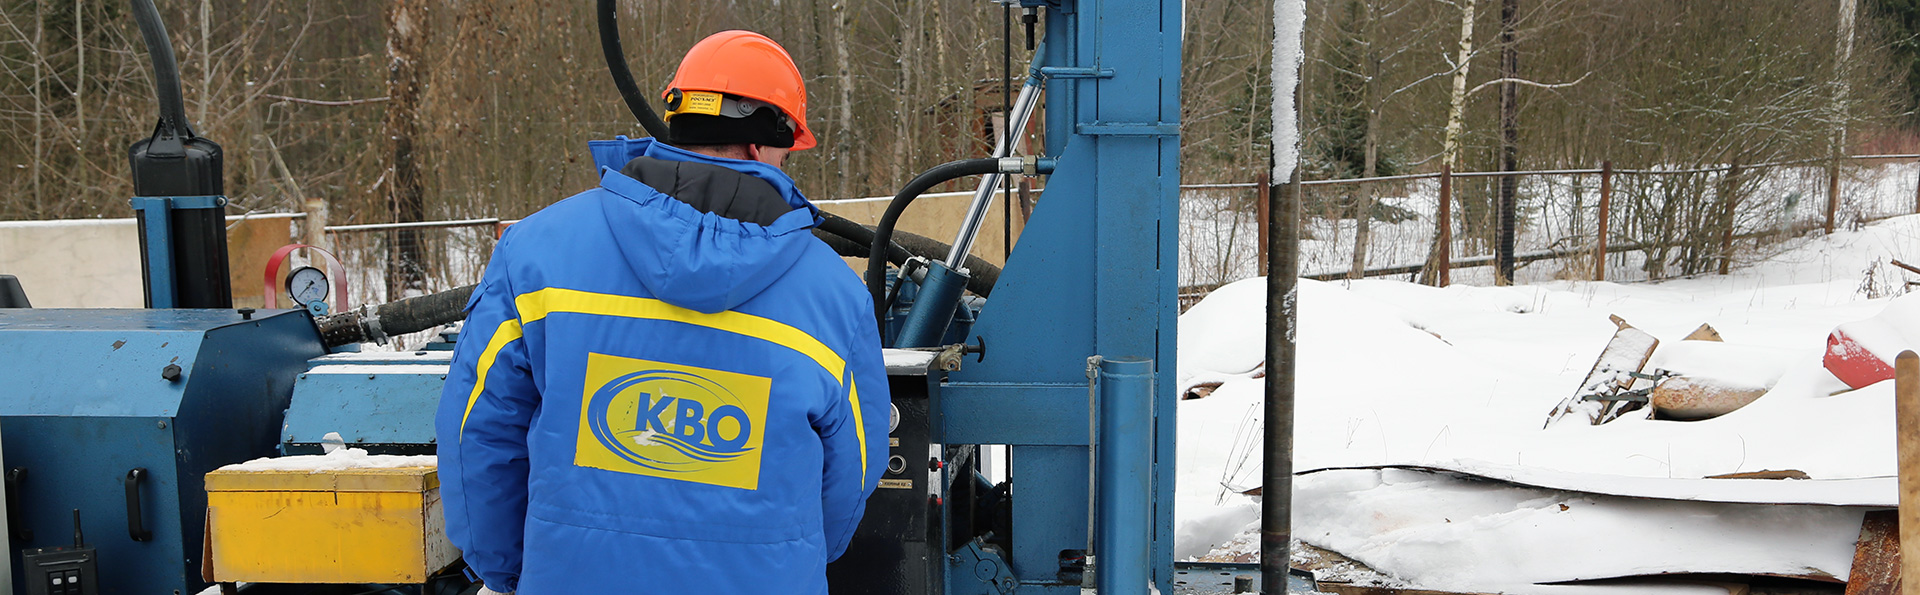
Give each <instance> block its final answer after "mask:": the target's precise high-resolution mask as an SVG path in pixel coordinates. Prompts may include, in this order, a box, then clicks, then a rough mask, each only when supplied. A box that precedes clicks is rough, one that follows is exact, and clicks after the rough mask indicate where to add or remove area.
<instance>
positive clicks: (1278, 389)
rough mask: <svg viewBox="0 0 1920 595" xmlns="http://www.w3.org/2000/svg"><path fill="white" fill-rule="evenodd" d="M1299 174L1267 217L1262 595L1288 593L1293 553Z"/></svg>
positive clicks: (1295, 172) (1296, 170)
mask: <svg viewBox="0 0 1920 595" xmlns="http://www.w3.org/2000/svg"><path fill="white" fill-rule="evenodd" d="M1300 189H1301V186H1300V168H1298V167H1295V168H1294V169H1293V180H1292V182H1291V183H1289V184H1287V185H1286V187H1284V188H1280V189H1278V191H1276V192H1273V193H1272V196H1273V197H1274V204H1273V205H1272V206H1271V207H1269V208H1268V210H1267V212H1268V213H1270V214H1272V216H1273V221H1272V222H1270V223H1268V224H1267V229H1268V230H1269V232H1268V233H1271V234H1273V237H1272V238H1271V239H1270V240H1269V241H1268V244H1267V246H1268V250H1269V251H1270V253H1269V254H1268V255H1267V261H1268V262H1269V263H1271V264H1270V266H1271V267H1272V270H1271V272H1270V273H1269V274H1268V275H1267V362H1266V367H1267V378H1266V397H1267V403H1266V410H1265V418H1264V420H1265V421H1264V426H1265V428H1266V437H1265V441H1264V444H1263V446H1262V453H1263V455H1264V456H1262V458H1261V465H1263V469H1262V472H1261V480H1260V580H1261V581H1262V584H1261V591H1262V592H1264V593H1285V592H1286V591H1287V582H1286V581H1287V570H1288V568H1289V560H1291V554H1292V548H1293V396H1294V394H1293V392H1294V391H1293V389H1294V347H1295V345H1294V338H1295V335H1296V329H1298V328H1299V323H1300V317H1299V314H1300V313H1299V311H1298V307H1299V303H1298V299H1297V298H1298V294H1297V290H1298V288H1299V284H1300V278H1299V271H1300Z"/></svg>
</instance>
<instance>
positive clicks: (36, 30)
mask: <svg viewBox="0 0 1920 595" xmlns="http://www.w3.org/2000/svg"><path fill="white" fill-rule="evenodd" d="M29 4H31V5H32V6H33V47H32V48H30V49H29V50H28V51H27V53H28V55H31V56H33V159H32V161H33V171H32V174H31V175H32V176H33V180H32V182H31V185H32V190H33V210H34V211H36V212H40V213H44V212H46V207H45V205H46V204H47V202H46V201H45V200H43V199H44V198H45V197H43V196H41V195H40V168H41V163H42V162H44V161H46V158H45V157H46V154H47V152H46V140H47V129H46V122H45V119H46V114H47V99H46V96H45V95H44V93H45V91H44V89H43V87H45V86H46V71H45V69H44V68H43V67H42V66H41V65H42V64H45V63H46V57H45V56H42V55H41V54H40V41H41V38H42V37H43V36H44V35H45V33H46V29H47V20H46V15H45V14H43V13H42V12H41V10H40V4H39V3H38V2H32V3H29ZM36 218H43V217H36Z"/></svg>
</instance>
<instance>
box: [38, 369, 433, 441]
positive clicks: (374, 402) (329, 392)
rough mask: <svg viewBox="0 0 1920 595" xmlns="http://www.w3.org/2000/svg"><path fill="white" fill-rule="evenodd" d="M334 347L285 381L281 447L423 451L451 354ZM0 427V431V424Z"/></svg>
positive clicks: (429, 434)
mask: <svg viewBox="0 0 1920 595" xmlns="http://www.w3.org/2000/svg"><path fill="white" fill-rule="evenodd" d="M438 345H449V344H448V343H430V344H428V347H429V349H423V350H420V351H402V352H368V353H337V354H333V355H329V356H326V357H322V358H318V359H315V360H313V361H310V362H307V364H308V365H309V366H311V368H309V369H308V370H307V371H305V372H303V373H301V374H300V376H299V377H298V379H296V380H295V381H294V384H293V404H292V405H291V406H290V407H288V408H287V423H286V428H285V430H284V431H282V432H281V434H283V438H285V439H286V440H285V442H284V443H283V444H282V445H281V448H282V450H283V451H285V453H286V454H290V455H303V454H320V453H321V452H323V451H324V444H325V442H326V438H327V434H334V433H337V434H339V435H340V440H341V441H342V442H343V443H344V444H345V445H347V446H351V447H354V448H364V449H366V450H367V452H371V453H374V454H399V455H430V454H433V452H434V434H433V412H434V410H435V409H436V408H437V407H439V405H440V388H441V387H442V386H443V385H445V384H446V383H447V368H448V366H449V365H451V363H452V361H453V352H452V351H448V350H444V349H436V348H432V347H434V346H438ZM0 430H4V429H0Z"/></svg>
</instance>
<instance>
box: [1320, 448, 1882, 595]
mask: <svg viewBox="0 0 1920 595" xmlns="http://www.w3.org/2000/svg"><path fill="white" fill-rule="evenodd" d="M1863 514H1864V512H1863V511H1862V510H1860V509H1851V508H1835V507H1826V506H1740V505H1727V504H1712V503H1701V502H1669V501H1658V500H1642V499H1635V498H1616V497H1609V496H1595V495H1591V494H1580V493H1574V492H1562V491H1554V490H1544V489H1537V488H1525V487H1516V486H1509V485H1503V484H1498V483H1488V482H1480V481H1468V480H1463V479H1459V478H1453V477H1448V476H1445V475H1435V474H1430V473H1422V472H1415V471H1392V470H1388V471H1339V472H1328V473H1320V474H1313V475H1307V476H1302V477H1299V478H1297V479H1296V480H1295V493H1294V534H1295V535H1297V536H1299V537H1300V538H1301V539H1303V540H1306V541H1308V542H1311V543H1314V544H1316V545H1319V546H1321V547H1325V548H1327V549H1331V550H1334V551H1337V552H1340V553H1342V554H1345V555H1346V556H1348V557H1350V558H1353V559H1355V560H1358V561H1360V562H1362V563H1365V564H1366V565H1368V566H1370V567H1372V568H1373V569H1375V570H1378V571H1381V572H1384V573H1387V574H1389V575H1392V576H1396V577H1400V578H1402V579H1406V580H1409V581H1411V582H1413V583H1414V584H1416V585H1418V586H1419V587H1420V588H1425V589H1439V590H1455V591H1466V592H1476V593H1485V592H1499V593H1536V592H1559V591H1562V590H1565V589H1567V588H1566V587H1547V586H1540V585H1538V583H1546V582H1561V581H1572V580H1592V579H1606V578H1618V577H1632V576H1648V575H1656V574H1662V573H1728V574H1748V573H1753V574H1760V573H1773V574H1786V575H1804V576H1828V577H1834V578H1841V579H1844V578H1845V577H1846V576H1847V571H1848V568H1849V567H1850V566H1851V565H1852V562H1853V542H1854V539H1855V538H1856V537H1858V536H1859V533H1860V521H1861V518H1862V515H1863ZM1636 592H1642V593H1644V592H1647V591H1636Z"/></svg>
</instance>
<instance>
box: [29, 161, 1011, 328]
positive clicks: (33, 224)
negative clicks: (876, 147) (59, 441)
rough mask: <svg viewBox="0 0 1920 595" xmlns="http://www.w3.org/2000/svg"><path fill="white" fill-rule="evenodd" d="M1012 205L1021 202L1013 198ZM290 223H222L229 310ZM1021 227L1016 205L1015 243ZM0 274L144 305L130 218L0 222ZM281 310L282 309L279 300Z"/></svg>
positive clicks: (938, 230) (245, 299)
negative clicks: (230, 300)
mask: <svg viewBox="0 0 1920 595" xmlns="http://www.w3.org/2000/svg"><path fill="white" fill-rule="evenodd" d="M1038 193H1039V191H1038V190H1036V191H1035V194H1036V195H1037V194H1038ZM890 199H891V197H883V198H861V199H851V200H822V201H816V202H815V204H817V205H818V206H819V207H820V208H821V209H824V210H826V211H828V212H831V213H834V214H836V215H839V216H841V217H846V218H847V219H849V220H852V221H854V222H856V223H862V224H866V225H873V224H875V223H878V222H879V221H880V216H881V214H883V213H885V212H886V210H887V202H888V200H890ZM972 200H973V193H972V192H948V193H940V194H928V195H924V196H922V197H920V199H919V200H916V201H914V203H913V207H912V208H909V209H908V210H907V212H906V215H905V216H904V217H902V218H901V221H900V226H899V229H900V230H901V231H907V232H912V233H916V234H920V235H923V236H927V237H930V238H933V239H935V240H939V241H941V242H943V243H946V242H952V241H953V236H954V234H956V233H959V230H960V223H961V221H962V220H963V219H964V218H965V216H966V211H967V207H968V205H969V204H970V203H971V202H972ZM1014 200H1015V201H1016V202H1017V201H1018V200H1019V196H1018V194H1016V195H1015V197H1014ZM1005 205H1006V201H1005V200H1004V197H1003V196H1002V195H1000V194H995V196H994V200H993V206H992V208H991V209H990V210H989V211H988V212H987V217H986V220H985V222H984V224H982V225H981V227H980V234H979V239H977V240H976V241H975V242H974V248H973V254H974V255H975V256H978V257H980V258H983V259H985V260H987V261H988V262H992V263H995V264H1002V263H1004V262H1005V261H1006V251H1005V248H1004V246H1005V244H1004V241H1003V240H1002V238H1004V237H1005V234H1004V233H1003V230H1002V227H1003V225H1004V223H1003V220H1002V215H1001V213H1002V210H1001V209H1002V208H1003V207H1004V206H1005ZM293 217H294V216H292V215H267V216H258V215H256V216H252V217H249V218H245V219H242V218H240V217H237V216H236V217H229V218H228V222H227V223H228V227H227V253H228V257H229V258H230V259H231V260H230V263H229V270H230V271H231V274H232V279H231V282H232V283H233V295H234V306H235V307H255V308H257V307H260V306H261V302H262V300H261V298H260V292H261V285H262V278H261V277H262V274H263V273H264V271H265V270H266V264H267V258H268V257H270V256H272V254H273V251H274V250H276V249H279V248H280V247H281V246H284V245H286V244H289V243H292V242H295V241H297V239H296V238H298V237H299V233H298V232H299V229H298V228H299V226H300V222H299V221H298V220H297V219H293ZM1023 227H1024V224H1023V222H1022V221H1021V220H1020V217H1019V214H1018V206H1017V205H1016V206H1015V215H1014V217H1013V238H1014V240H1015V242H1016V243H1017V242H1018V240H1019V238H1020V231H1021V229H1022V228H1023ZM847 262H848V266H849V267H851V268H853V269H854V270H855V271H859V272H865V270H866V260H865V259H851V258H850V259H847ZM283 268H284V267H283ZM283 272H284V271H283ZM0 275H14V276H17V277H19V278H20V285H21V287H23V288H24V289H26V292H27V299H28V300H29V301H31V302H33V305H34V307H37V308H139V307H141V305H142V303H143V298H142V296H143V295H144V294H143V291H144V289H143V287H144V285H143V282H142V281H141V280H140V246H139V234H138V232H137V230H136V229H135V228H134V220H133V219H81V220H64V221H0ZM277 290H278V287H277V286H276V291H277ZM280 306H281V307H283V308H284V307H287V306H286V303H285V302H284V301H283V302H281V304H280Z"/></svg>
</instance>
